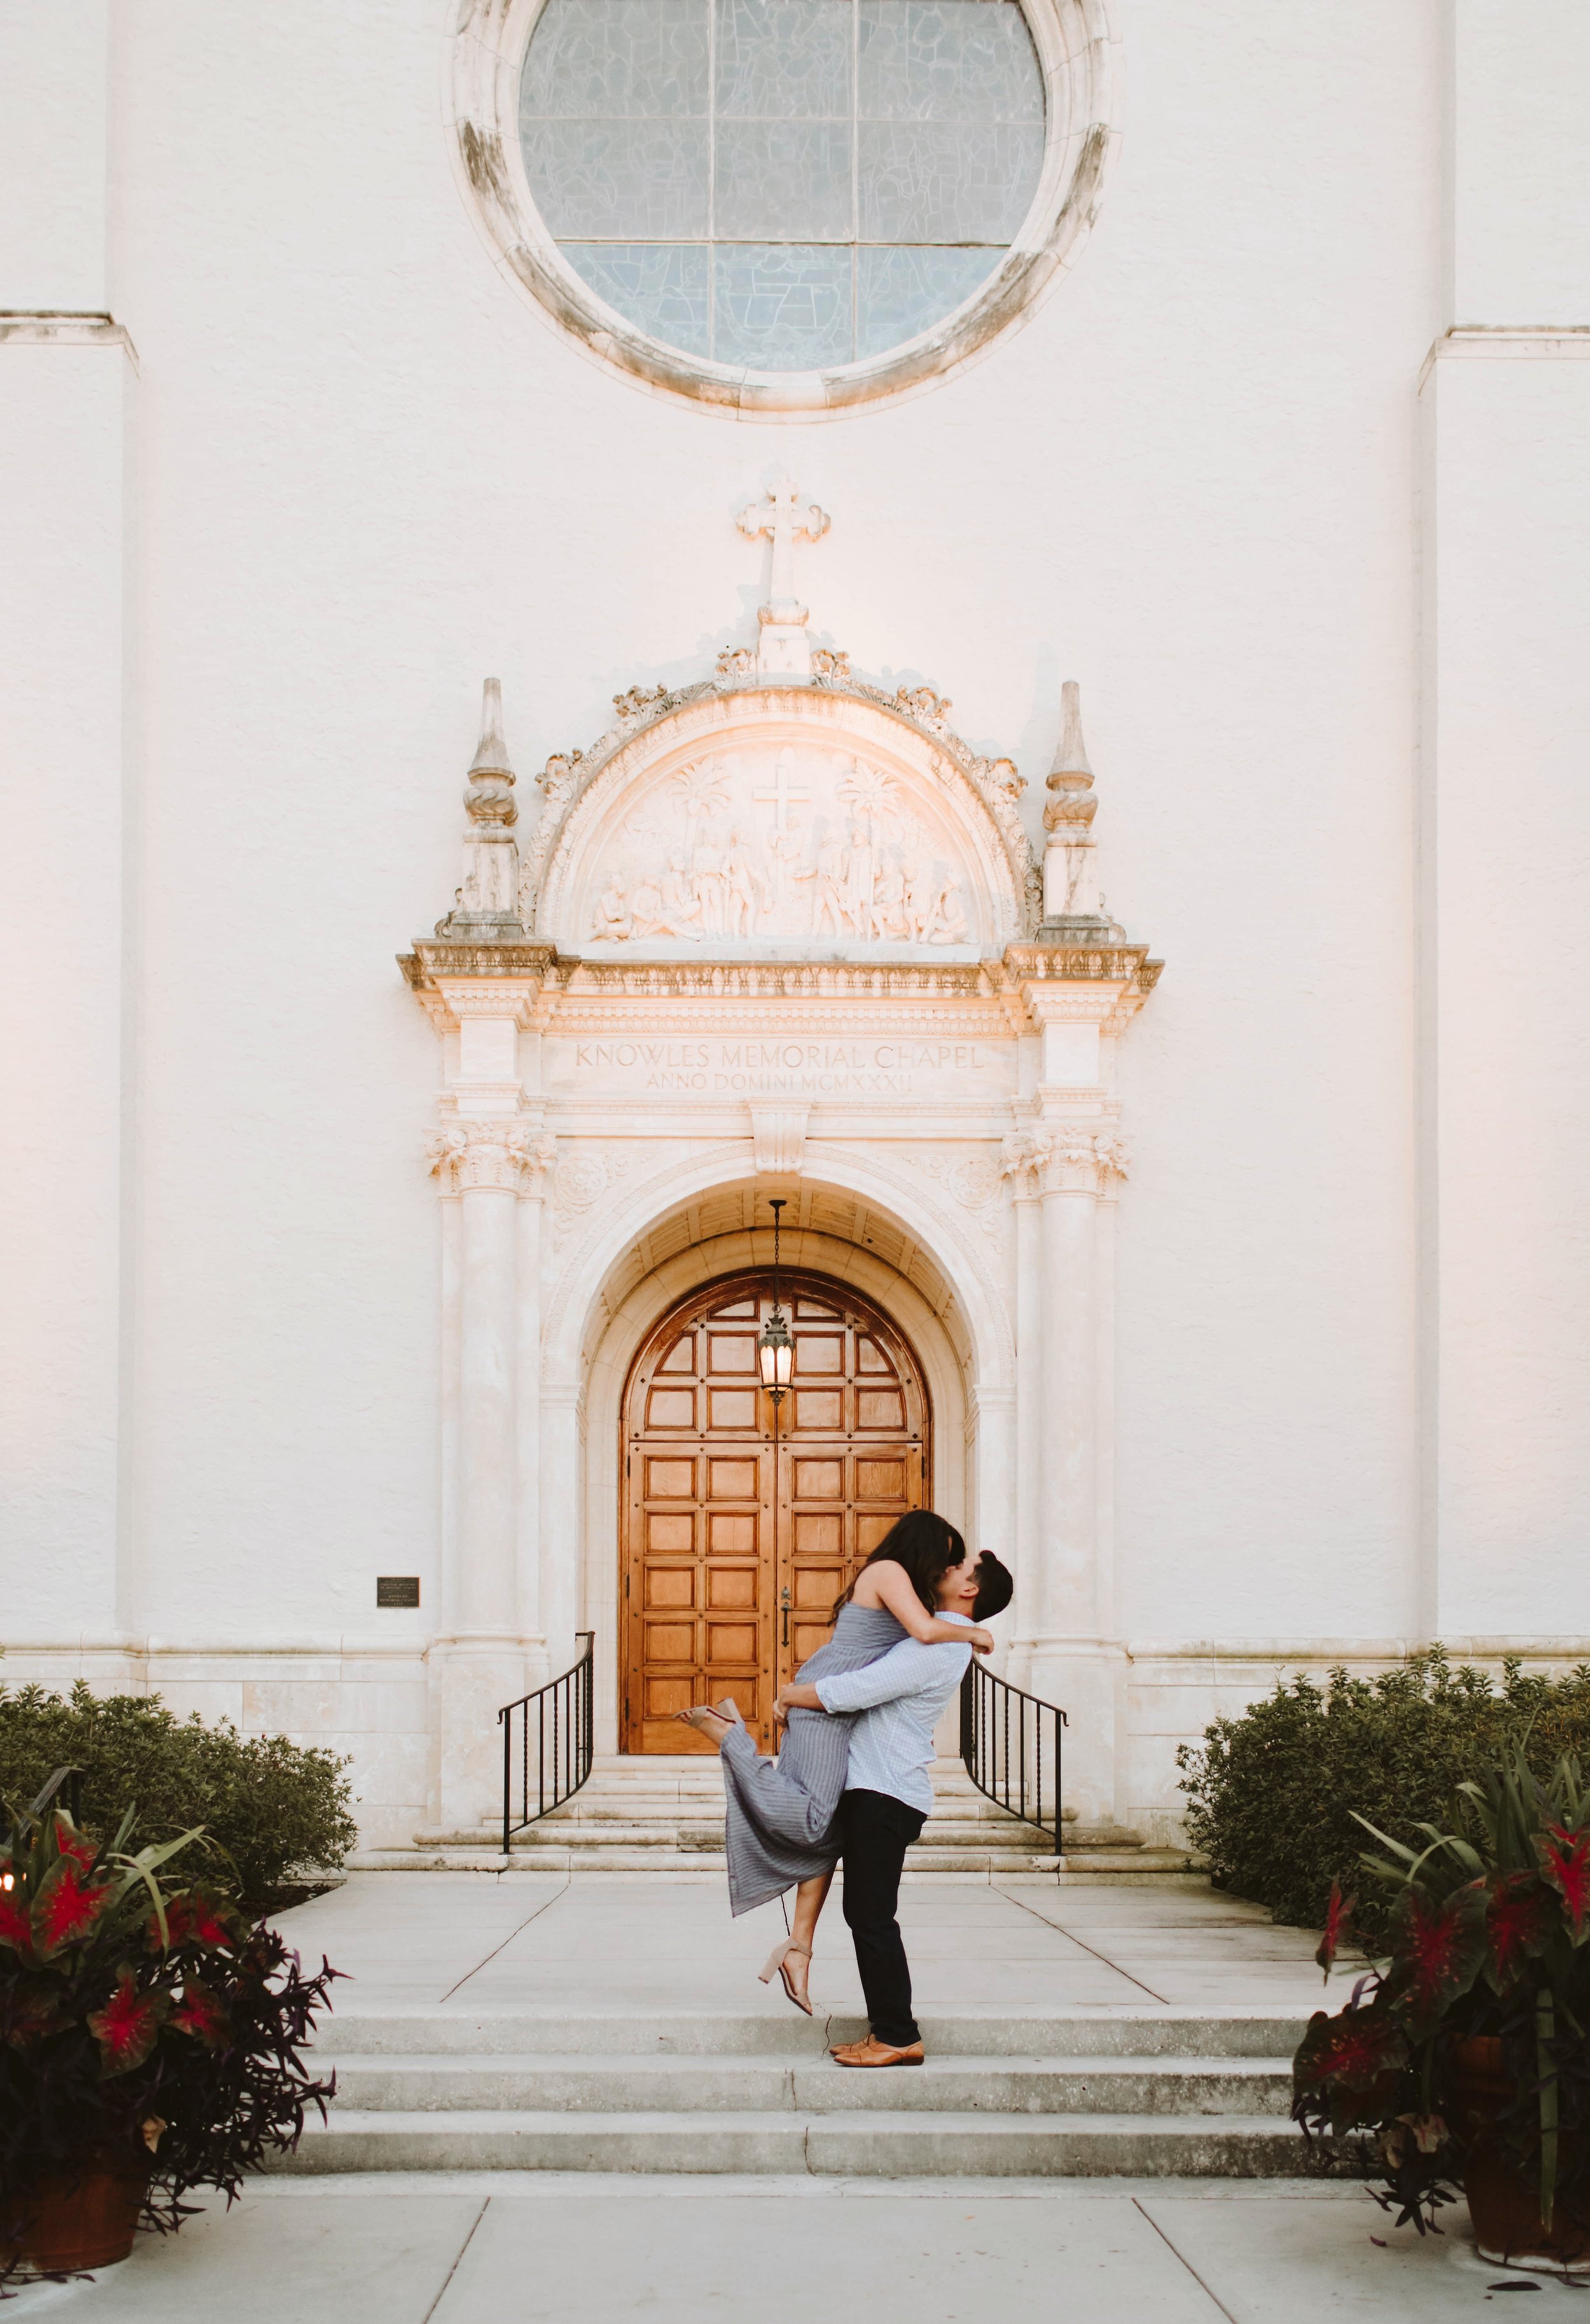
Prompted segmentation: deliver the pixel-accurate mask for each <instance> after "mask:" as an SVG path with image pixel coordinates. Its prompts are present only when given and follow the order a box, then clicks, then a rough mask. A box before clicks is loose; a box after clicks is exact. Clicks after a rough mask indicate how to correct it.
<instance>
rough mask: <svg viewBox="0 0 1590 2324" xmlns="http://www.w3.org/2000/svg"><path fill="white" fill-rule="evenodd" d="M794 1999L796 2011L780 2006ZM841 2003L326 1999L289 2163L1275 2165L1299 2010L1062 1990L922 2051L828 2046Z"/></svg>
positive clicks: (1287, 2153) (345, 2167)
mask: <svg viewBox="0 0 1590 2324" xmlns="http://www.w3.org/2000/svg"><path fill="white" fill-rule="evenodd" d="M792 2021H793V2022H792ZM861 2030H862V2029H861V2027H860V2026H859V2024H855V2023H853V2022H852V2021H850V2019H848V2018H846V2019H839V2018H832V2019H823V2018H821V2017H819V2018H814V2019H812V2020H810V2021H807V2020H804V2019H799V2018H796V2017H795V2015H794V2013H793V2012H788V2013H783V2014H780V2013H777V2012H775V2011H772V2010H768V2011H767V2012H751V2011H742V2012H733V2011H712V2010H703V2011H698V2012H676V2013H659V2014H657V2015H651V2014H648V2013H638V2012H635V2011H625V2010H621V2009H620V2010H615V2011H598V2010H594V2009H591V2008H589V2007H585V2008H582V2009H575V2010H558V2009H556V2008H546V2009H536V2008H517V2009H503V2010H501V2011H475V2010H469V2009H457V2010H455V2009H416V2010H393V2011H391V2012H387V2013H372V2014H370V2015H358V2014H354V2013H352V2012H347V2013H339V2015H337V2016H336V2017H335V2019H333V2020H332V2021H331V2022H330V2023H329V2024H327V2025H326V2028H325V2029H324V2031H323V2034H322V2037H321V2039H320V2040H319V2041H318V2042H317V2044H316V2049H315V2062H316V2064H317V2066H318V2067H322V2068H324V2067H325V2066H326V2065H335V2069H336V2073H337V2095H336V2098H335V2100H334V2101H333V2104H332V2107H331V2109H330V2115H329V2119H328V2121H327V2122H326V2124H324V2125H321V2124H319V2123H317V2122H312V2123H311V2125H310V2126H309V2128H308V2130H307V2131H306V2133H305V2135H304V2138H303V2140H302V2143H301V2144H300V2145H299V2150H298V2153H296V2155H294V2156H291V2157H290V2158H287V2159H286V2161H285V2162H284V2163H283V2164H282V2166H281V2167H282V2168H284V2169H287V2170H290V2171H294V2172H346V2171H602V2172H703V2173H714V2172H736V2173H739V2172H749V2173H767V2172H792V2171H794V2172H821V2173H832V2174H833V2175H836V2176H843V2177H858V2178H878V2177H893V2178H900V2177H903V2178H912V2177H933V2178H936V2177H941V2176H943V2175H946V2174H950V2175H954V2176H986V2177H1008V2176H1019V2177H1047V2176H1054V2177H1082V2178H1087V2177H1108V2176H1115V2175H1130V2176H1148V2177H1157V2176H1177V2177H1209V2176H1220V2177H1243V2178H1255V2177H1275V2176H1282V2175H1300V2174H1302V2173H1303V2172H1306V2171H1307V2170H1309V2169H1310V2168H1311V2167H1317V2166H1314V2165H1311V2164H1310V2158H1309V2150H1308V2149H1307V2148H1306V2147H1305V2145H1304V2143H1303V2141H1302V2138H1301V2136H1300V2134H1299V2133H1298V2131H1297V2129H1296V2128H1295V2126H1293V2125H1292V2124H1291V2121H1290V2120H1289V2119H1288V2118H1287V2107H1288V2103H1289V2097H1290V2063H1289V2061H1290V2056H1291V2050H1292V2048H1293V2047H1294V2045H1295V2043H1296V2042H1297V2039H1298V2037H1299V2034H1300V2031H1301V2026H1300V2022H1299V2021H1294V2020H1292V2019H1290V2018H1282V2017H1275V2016H1271V2015H1260V2014H1252V2015H1249V2014H1245V2013H1241V2012H1229V2013H1219V2014H1210V2015H1192V2014H1185V2013H1184V2014H1178V2013H1173V2012H1170V2011H1165V2010H1150V2009H1143V2010H1132V2009H1123V2010H1112V2011H1101V2010H1091V2011H1089V2010H1060V2011H1055V2012H1053V2013H1049V2014H1030V2013H1029V2014H1012V2015H1002V2014H1000V2013H999V2012H997V2010H982V2009H968V2010H965V2011H960V2012H954V2013H942V2014H940V2015H928V2016H926V2017H924V2021H923V2033H924V2041H925V2043H926V2047H927V2051H928V2057H927V2061H926V2063H925V2064H924V2065H922V2066H919V2067H909V2068H896V2069H893V2070H889V2071H888V2072H887V2073H869V2072H855V2071H847V2070H844V2069H843V2068H841V2067H839V2066H836V2065H834V2064H833V2063H832V2061H831V2060H830V2059H829V2057H828V2056H827V2045H828V2043H830V2042H831V2041H841V2040H849V2039H851V2038H853V2037H854V2036H855V2035H856V2034H857V2033H859V2032H860V2031H861Z"/></svg>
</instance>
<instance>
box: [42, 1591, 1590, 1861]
mask: <svg viewBox="0 0 1590 2324" xmlns="http://www.w3.org/2000/svg"><path fill="white" fill-rule="evenodd" d="M1443 1644H1444V1645H1445V1646H1446V1648H1447V1651H1448V1655H1450V1657H1451V1659H1452V1660H1453V1662H1455V1663H1458V1662H1470V1663H1475V1664H1477V1665H1479V1667H1480V1668H1481V1669H1483V1670H1486V1671H1488V1672H1490V1673H1491V1674H1493V1675H1498V1676H1499V1675H1500V1673H1501V1669H1502V1665H1503V1659H1504V1658H1505V1657H1508V1656H1516V1657H1517V1658H1519V1659H1520V1660H1521V1661H1522V1662H1523V1663H1524V1664H1525V1665H1526V1666H1527V1667H1528V1668H1530V1670H1534V1671H1539V1672H1542V1673H1549V1674H1552V1675H1560V1674H1565V1673H1567V1671H1570V1670H1572V1669H1573V1668H1574V1667H1575V1665H1577V1664H1579V1663H1583V1662H1590V1638H1494V1637H1489V1638H1461V1637H1453V1638H1448V1639H1446V1640H1444V1641H1443ZM600 1650H601V1649H600V1642H599V1644H598V1652H599V1653H600ZM1415 1650H1416V1642H1415V1641H1413V1640H1410V1639H1400V1638H1322V1639H1314V1640H1310V1641H1306V1642H1302V1641H1298V1640H1295V1639H1247V1640H1230V1641H1209V1640H1198V1641H1192V1642H1190V1643H1188V1644H1186V1645H1174V1644H1166V1643H1163V1642H1148V1643H1144V1644H1142V1645H1135V1646H1128V1648H1127V1650H1126V1652H1127V1658H1128V1663H1129V1666H1130V1668H1129V1677H1128V1682H1127V1744H1126V1750H1127V1761H1126V1770H1125V1782H1124V1784H1123V1786H1122V1791H1123V1794H1124V1806H1123V1821H1125V1822H1126V1823H1127V1824H1129V1825H1130V1826H1131V1827H1132V1829H1134V1830H1135V1831H1140V1832H1141V1833H1142V1834H1143V1836H1144V1840H1147V1841H1148V1842H1149V1843H1150V1845H1151V1846H1170V1845H1172V1844H1174V1843H1176V1842H1178V1841H1180V1840H1181V1839H1182V1838H1183V1837H1184V1832H1183V1827H1182V1821H1181V1794H1180V1792H1179V1790H1178V1788H1177V1768H1176V1751H1177V1747H1178V1746H1179V1745H1180V1744H1182V1743H1196V1742H1197V1741H1199V1738H1201V1737H1202V1735H1203V1732H1204V1729H1206V1728H1207V1727H1208V1726H1209V1723H1210V1721H1211V1720H1215V1719H1218V1718H1231V1717H1236V1716H1237V1715H1239V1714H1240V1713H1241V1712H1242V1711H1245V1709H1246V1708H1247V1706H1248V1705H1249V1704H1250V1703H1252V1702H1255V1701H1258V1700H1259V1698H1260V1697H1261V1696H1263V1695H1266V1694H1268V1693H1269V1692H1270V1691H1271V1690H1272V1688H1273V1686H1274V1684H1275V1682H1276V1680H1277V1679H1278V1678H1287V1679H1291V1678H1293V1677H1296V1676H1298V1675H1299V1674H1305V1673H1306V1674H1308V1675H1309V1676H1310V1677H1311V1678H1313V1679H1314V1680H1315V1681H1316V1682H1317V1683H1319V1684H1321V1685H1323V1684H1324V1683H1326V1681H1327V1679H1328V1674H1329V1673H1330V1672H1331V1671H1332V1670H1333V1669H1334V1668H1336V1667H1337V1665H1345V1667H1346V1669H1348V1670H1349V1671H1351V1672H1352V1673H1353V1674H1355V1675H1356V1676H1363V1677H1373V1676H1374V1675H1375V1674H1377V1673H1379V1672H1381V1671H1384V1670H1390V1669H1392V1668H1394V1667H1395V1666H1396V1665H1397V1664H1399V1663H1400V1662H1402V1661H1404V1660H1405V1659H1406V1657H1407V1656H1408V1655H1410V1654H1411V1653H1413V1652H1414V1651H1415ZM0 1677H3V1678H4V1682H5V1684H6V1685H7V1686H9V1687H17V1686H23V1685H26V1684H27V1683H29V1682H30V1681H36V1682H37V1683H39V1684H40V1685H41V1686H45V1687H48V1688H50V1689H51V1690H52V1691H54V1692H65V1691H66V1690H67V1689H68V1688H69V1686H70V1685H71V1684H72V1683H73V1682H74V1681H75V1680H77V1679H79V1678H81V1679H84V1680H86V1681H87V1683H88V1684H89V1685H90V1686H91V1687H92V1688H93V1689H94V1691H95V1692H96V1693H97V1694H114V1693H118V1692H127V1693H134V1694H144V1693H149V1694H158V1695H160V1696H161V1698H162V1700H163V1701H165V1702H166V1704H167V1705H168V1706H169V1708H170V1710H171V1711H174V1712H176V1713H177V1715H178V1716H179V1718H185V1717H186V1716H187V1715H188V1712H190V1711H198V1714H199V1716H200V1717H201V1718H203V1719H205V1720H221V1719H229V1720H231V1721H232V1723H233V1724H234V1726H235V1727H237V1728H238V1729H240V1730H241V1731H242V1732H243V1733H244V1734H245V1735H266V1734H285V1735H289V1736H290V1737H291V1738H292V1739H293V1741H294V1742H297V1743H314V1744H318V1745H320V1746H322V1747H323V1748H326V1749H327V1750H332V1751H337V1752H340V1753H342V1754H344V1755H345V1757H347V1758H348V1759H349V1760H351V1762H352V1766H351V1768H350V1770H349V1773H350V1777H351V1780H352V1783H353V1787H354V1803H355V1812H356V1814H357V1816H358V1818H359V1831H360V1844H361V1847H362V1848H363V1849H391V1848H407V1847H408V1846H409V1844H410V1843H411V1841H412V1840H413V1838H414V1835H415V1833H416V1832H417V1831H422V1830H424V1829H426V1828H427V1827H432V1828H434V1826H435V1824H436V1820H437V1806H436V1764H437V1740H436V1733H435V1712H436V1704H435V1701H434V1700H433V1697H434V1692H435V1690H434V1688H433V1686H432V1683H431V1677H430V1673H429V1669H428V1666H427V1652H426V1649H425V1648H424V1647H423V1646H368V1645H362V1644H348V1645H345V1646H331V1645H328V1644H312V1645H311V1644H301V1645H279V1646H241V1645H239V1646H228V1645H220V1644H216V1645H213V1646H171V1645H165V1644H162V1643H161V1642H160V1641H158V1640H151V1641H147V1642H145V1643H143V1644H142V1645H140V1644H135V1643H132V1642H124V1643H120V1644H114V1643H113V1644H95V1643H92V1642H90V1641H87V1640H84V1641H81V1642H80V1643H78V1644H77V1645H75V1646H69V1645H54V1644H52V1645H34V1646H12V1647H8V1649H7V1651H6V1655H5V1662H4V1664H3V1665H0ZM946 1731H947V1730H946ZM613 1747H614V1738H612V1737H611V1736H606V1735H602V1734H599V1735H598V1737H597V1748H598V1750H602V1751H611V1749H612V1748H613ZM946 1748H953V1745H952V1741H951V1742H949V1743H947V1745H946Z"/></svg>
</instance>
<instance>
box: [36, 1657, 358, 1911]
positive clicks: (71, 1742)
mask: <svg viewBox="0 0 1590 2324" xmlns="http://www.w3.org/2000/svg"><path fill="white" fill-rule="evenodd" d="M348 1764H349V1763H348V1762H347V1761H346V1760H345V1759H340V1758H338V1757H337V1756H336V1754H335V1752H332V1751H321V1750H316V1749H313V1748H306V1747H305V1746H303V1745H301V1744H298V1743H290V1742H289V1741H288V1738H287V1737H286V1736H285V1735H240V1734H239V1733H238V1731H237V1729H236V1728H235V1727H234V1726H232V1725H231V1723H230V1722H229V1721H228V1720H222V1721H221V1722H220V1724H219V1725H218V1726H215V1727H207V1726H206V1725H205V1723H204V1721H203V1720H201V1719H200V1718H199V1717H198V1713H197V1712H195V1713H194V1715H193V1716H192V1717H191V1718H189V1719H180V1720H179V1719H177V1718H175V1717H173V1715H172V1714H171V1712H170V1711H168V1710H167V1709H166V1707H165V1704H164V1703H163V1702H162V1701H161V1699H160V1697H159V1696H158V1695H142V1694H112V1695H94V1694H91V1693H90V1692H89V1691H88V1689H87V1686H85V1685H84V1684H83V1683H82V1682H81V1681H80V1680H79V1681H78V1684H77V1685H76V1686H74V1687H73V1689H72V1691H71V1693H70V1695H69V1696H62V1695H59V1694H47V1693H46V1692H45V1691H44V1689H43V1688H42V1687H40V1686H24V1687H21V1688H19V1689H18V1690H17V1691H16V1692H14V1693H13V1692H9V1691H7V1690H0V1800H5V1801H7V1802H9V1803H10V1804H11V1806H12V1807H13V1808H17V1807H22V1806H25V1805H26V1803H27V1802H28V1801H29V1800H31V1799H32V1798H33V1796H34V1795H35V1794H36V1793H38V1792H39V1791H40V1790H41V1787H42V1786H43V1784H45V1783H46V1782H47V1781H48V1780H49V1778H50V1776H51V1775H52V1774H53V1773H54V1771H55V1769H56V1768H57V1767H60V1766H68V1765H70V1766H77V1767H79V1768H81V1770H82V1776H81V1784H82V1794H81V1808H82V1818H81V1820H82V1821H83V1822H84V1823H85V1824H86V1825H87V1827H88V1828H89V1830H91V1831H97V1832H100V1833H102V1834H108V1833H111V1832H114V1831H115V1829H116V1826H117V1824H118V1822H119V1821H120V1820H121V1816H122V1813H123V1812H124V1809H127V1808H135V1809H136V1810H137V1812H138V1828H137V1834H136V1839H135V1840H134V1843H133V1844H134V1845H135V1846H136V1845H142V1843H144V1842H145V1841H148V1840H166V1839H174V1838H175V1837H176V1835H177V1833H178V1832H179V1831H189V1830H191V1828H192V1827H193V1826H194V1825H195V1824H202V1825H203V1826H204V1828H205V1833H206V1842H207V1843H214V1844H215V1845H216V1847H218V1848H220V1849H225V1854H226V1856H227V1857H229V1858H231V1863H232V1866H233V1867H234V1868H235V1869H234V1874H233V1873H231V1872H228V1870H227V1867H225V1864H224V1863H223V1862H221V1861H220V1860H217V1864H216V1873H217V1874H218V1875H224V1876H225V1877H226V1880H227V1885H228V1886H234V1883H235V1886H236V1890H237V1893H238V1894H239V1895H240V1896H241V1898H242V1899H243V1901H244V1903H246V1904H253V1905H255V1906H261V1905H264V1904H270V1903H271V1901H272V1899H273V1897H274V1895H275V1893H276V1892H277V1891H278V1890H279V1889H280V1887H281V1886H283V1884H284V1882H285V1880H286V1877H287V1875H288V1874H289V1873H290V1871H292V1870H293V1869H295V1868H296V1867H299V1866H310V1865H314V1866H318V1867H335V1866H337V1865H339V1864H341V1863H342V1862H343V1861H344V1859H345V1858H346V1856H347V1853H348V1850H349V1849H351V1848H352V1847H353V1846H354V1842H355V1840H357V1838H358V1828H357V1826H356V1825H355V1823H354V1819H353V1816H352V1815H351V1813H350V1812H349V1806H350V1800H349V1792H348V1780H347V1777H346V1775H345V1774H344V1772H343V1770H344V1769H345V1767H346V1766H347V1765H348ZM62 1796H63V1797H64V1796H65V1794H62Z"/></svg>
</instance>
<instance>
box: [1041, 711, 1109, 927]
mask: <svg viewBox="0 0 1590 2324" xmlns="http://www.w3.org/2000/svg"><path fill="white" fill-rule="evenodd" d="M1060 698H1061V705H1062V727H1061V736H1060V747H1059V749H1058V750H1057V751H1056V752H1055V753H1054V764H1053V766H1052V768H1051V769H1050V770H1049V775H1048V779H1047V785H1046V788H1048V791H1049V794H1050V796H1049V800H1048V803H1047V805H1046V806H1045V807H1044V809H1043V828H1044V830H1045V831H1046V832H1047V833H1048V835H1049V836H1048V840H1047V843H1046V844H1045V846H1044V849H1043V918H1044V919H1045V920H1075V919H1097V918H1099V902H1098V870H1097V861H1096V859H1097V852H1098V842H1097V841H1096V840H1095V839H1094V836H1093V818H1094V816H1096V815H1097V814H1098V800H1097V799H1096V798H1094V796H1093V770H1092V768H1091V767H1090V766H1089V763H1088V746H1087V744H1086V743H1085V742H1083V740H1082V690H1081V688H1080V686H1079V685H1078V684H1077V681H1076V679H1075V678H1067V679H1066V681H1065V684H1064V685H1063V686H1062V687H1061V690H1060Z"/></svg>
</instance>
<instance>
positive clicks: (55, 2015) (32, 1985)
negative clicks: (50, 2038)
mask: <svg viewBox="0 0 1590 2324" xmlns="http://www.w3.org/2000/svg"><path fill="white" fill-rule="evenodd" d="M5 1986H6V1987H9V1990H8V1991H7V1990H5V1988H0V2037H3V2038H4V2039H5V2041H6V2042H7V2043H9V2044H10V2046H11V2048H12V2049H14V2050H26V2049H28V2048H29V2047H30V2046H31V2045H32V2043H34V2042H37V2041H39V2040H40V2039H41V2037H42V2036H43V2035H44V2034H46V2033H55V2032H56V2031H58V2029H59V2028H60V2027H61V2026H62V2025H65V2024H68V2023H69V2020H68V2019H67V2018H66V2017H65V2016H64V2015H62V2012H61V2007H60V1996H59V1994H58V1992H57V1989H56V1986H55V1982H54V1980H53V1979H48V1978H15V1977H13V1978H7V1979H6V1980H5Z"/></svg>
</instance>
